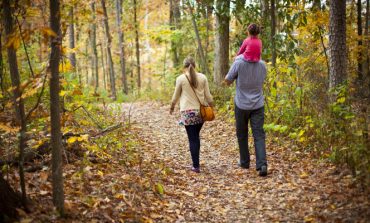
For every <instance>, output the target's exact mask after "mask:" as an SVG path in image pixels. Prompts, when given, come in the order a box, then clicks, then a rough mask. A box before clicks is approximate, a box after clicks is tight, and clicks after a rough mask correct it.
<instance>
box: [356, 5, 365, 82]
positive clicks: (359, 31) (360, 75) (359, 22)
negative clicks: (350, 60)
mask: <svg viewBox="0 0 370 223" xmlns="http://www.w3.org/2000/svg"><path fill="white" fill-rule="evenodd" d="M357 34H358V38H359V40H358V56H357V73H358V80H359V81H360V82H361V81H362V79H363V70H364V69H363V66H362V62H363V58H362V2H361V0H357Z"/></svg>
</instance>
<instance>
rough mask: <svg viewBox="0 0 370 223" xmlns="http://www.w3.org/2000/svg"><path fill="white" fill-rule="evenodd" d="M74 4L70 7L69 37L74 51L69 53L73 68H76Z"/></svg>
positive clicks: (70, 45)
mask: <svg viewBox="0 0 370 223" xmlns="http://www.w3.org/2000/svg"><path fill="white" fill-rule="evenodd" d="M73 7H74V6H73V5H72V6H70V9H69V19H70V21H69V26H68V30H69V31H68V33H69V35H68V37H69V48H70V49H73V51H72V52H71V53H70V54H69V61H70V62H71V65H72V67H73V69H76V53H75V52H74V48H75V28H74V13H73Z"/></svg>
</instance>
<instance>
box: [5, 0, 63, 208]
mask: <svg viewBox="0 0 370 223" xmlns="http://www.w3.org/2000/svg"><path fill="white" fill-rule="evenodd" d="M3 13H4V27H5V34H6V42H9V40H10V38H15V37H14V36H13V37H12V34H13V32H14V26H13V24H14V19H13V15H12V8H11V7H10V0H4V1H3ZM7 54H8V64H9V71H10V79H11V82H12V87H13V106H14V110H15V113H16V120H17V125H18V126H20V130H19V136H18V139H19V177H20V184H21V191H22V204H23V206H25V207H26V206H27V193H26V183H25V180H24V167H23V163H24V149H25V147H26V132H27V123H26V115H25V109H24V102H23V99H22V91H21V89H20V83H21V80H20V75H19V70H18V63H17V52H16V49H15V46H14V44H11V45H9V46H7ZM58 105H59V104H58Z"/></svg>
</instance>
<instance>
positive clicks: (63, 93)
mask: <svg viewBox="0 0 370 223" xmlns="http://www.w3.org/2000/svg"><path fill="white" fill-rule="evenodd" d="M66 93H67V92H66V91H60V92H59V96H60V97H63V96H64V95H66Z"/></svg>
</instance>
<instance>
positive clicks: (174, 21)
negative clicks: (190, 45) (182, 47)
mask: <svg viewBox="0 0 370 223" xmlns="http://www.w3.org/2000/svg"><path fill="white" fill-rule="evenodd" d="M180 18H181V14H180V1H179V0H170V26H171V30H176V29H179V28H180ZM171 54H172V62H173V66H174V67H178V66H179V65H180V58H179V57H180V55H179V44H178V41H173V40H171Z"/></svg>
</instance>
